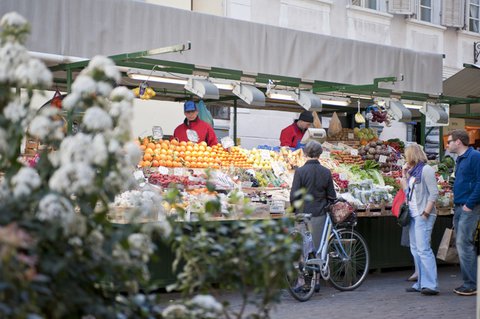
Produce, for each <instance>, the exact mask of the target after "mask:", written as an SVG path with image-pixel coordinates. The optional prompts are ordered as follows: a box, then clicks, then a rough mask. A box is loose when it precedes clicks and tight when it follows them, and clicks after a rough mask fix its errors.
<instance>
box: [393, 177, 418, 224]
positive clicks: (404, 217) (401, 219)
mask: <svg viewBox="0 0 480 319" xmlns="http://www.w3.org/2000/svg"><path fill="white" fill-rule="evenodd" d="M414 190H415V183H413V187H412V189H411V190H410V191H409V192H408V200H405V201H404V202H403V204H402V205H400V209H399V212H398V217H397V224H398V226H400V227H405V226H408V224H410V219H411V217H410V208H409V207H408V203H409V202H410V200H411V199H412V196H413V191H414Z"/></svg>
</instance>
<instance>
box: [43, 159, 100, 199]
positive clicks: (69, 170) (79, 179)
mask: <svg viewBox="0 0 480 319" xmlns="http://www.w3.org/2000/svg"><path fill="white" fill-rule="evenodd" d="M94 180H95V171H94V170H93V168H92V167H90V166H89V165H88V164H85V163H81V162H76V163H69V164H66V165H62V166H60V168H59V169H58V170H56V171H55V172H54V173H53V175H52V177H51V178H50V181H49V183H48V185H49V186H50V188H51V189H52V190H55V191H57V192H59V193H64V194H72V193H73V194H92V193H95V192H96V191H97V190H96V187H95V185H94V184H93V183H94Z"/></svg>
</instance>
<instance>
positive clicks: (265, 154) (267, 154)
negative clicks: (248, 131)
mask: <svg viewBox="0 0 480 319" xmlns="http://www.w3.org/2000/svg"><path fill="white" fill-rule="evenodd" d="M260 156H261V157H262V159H264V160H269V159H270V151H269V150H260Z"/></svg>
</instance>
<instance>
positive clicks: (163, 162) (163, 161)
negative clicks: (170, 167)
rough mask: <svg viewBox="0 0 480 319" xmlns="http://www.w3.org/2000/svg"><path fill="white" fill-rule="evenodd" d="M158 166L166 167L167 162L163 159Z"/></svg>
mask: <svg viewBox="0 0 480 319" xmlns="http://www.w3.org/2000/svg"><path fill="white" fill-rule="evenodd" d="M158 164H159V166H165V165H166V162H165V160H163V159H162V160H159V161H158Z"/></svg>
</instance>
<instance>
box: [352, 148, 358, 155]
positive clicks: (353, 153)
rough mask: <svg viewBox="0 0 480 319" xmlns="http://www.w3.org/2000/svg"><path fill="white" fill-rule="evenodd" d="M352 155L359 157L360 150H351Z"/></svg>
mask: <svg viewBox="0 0 480 319" xmlns="http://www.w3.org/2000/svg"><path fill="white" fill-rule="evenodd" d="M350 155H352V156H358V150H357V149H354V148H352V149H351V150H350Z"/></svg>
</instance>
